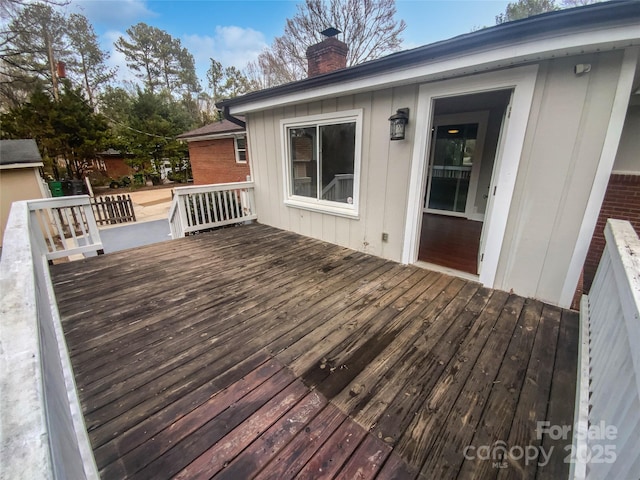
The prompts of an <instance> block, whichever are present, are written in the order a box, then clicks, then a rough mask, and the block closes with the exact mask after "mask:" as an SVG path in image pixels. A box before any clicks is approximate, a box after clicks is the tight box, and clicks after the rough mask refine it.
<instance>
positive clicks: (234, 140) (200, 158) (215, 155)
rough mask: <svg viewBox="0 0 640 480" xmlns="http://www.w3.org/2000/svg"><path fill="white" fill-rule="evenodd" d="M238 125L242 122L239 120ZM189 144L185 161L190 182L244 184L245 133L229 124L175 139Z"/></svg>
mask: <svg viewBox="0 0 640 480" xmlns="http://www.w3.org/2000/svg"><path fill="white" fill-rule="evenodd" d="M239 120H240V122H239V123H241V122H242V121H243V120H244V119H242V118H240V119H239ZM178 138H179V139H181V140H186V141H187V142H188V144H189V160H190V162H191V172H192V174H193V182H194V183H195V184H196V185H207V184H211V183H229V182H244V181H245V180H246V179H247V177H248V176H249V175H250V174H251V172H250V169H249V155H248V150H247V137H246V130H245V128H244V127H243V126H241V125H238V124H236V123H232V122H230V121H229V120H222V121H219V122H215V123H211V124H209V125H205V126H204V127H201V128H198V129H196V130H192V131H190V132H187V133H183V134H182V135H178Z"/></svg>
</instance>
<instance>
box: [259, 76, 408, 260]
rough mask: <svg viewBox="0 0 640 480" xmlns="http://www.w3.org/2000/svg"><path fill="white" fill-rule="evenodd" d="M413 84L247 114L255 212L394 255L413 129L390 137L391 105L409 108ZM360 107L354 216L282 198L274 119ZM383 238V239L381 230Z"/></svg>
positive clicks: (308, 232)
mask: <svg viewBox="0 0 640 480" xmlns="http://www.w3.org/2000/svg"><path fill="white" fill-rule="evenodd" d="M416 101H417V86H406V87H400V88H394V89H386V90H380V91H376V92H371V93H362V94H357V95H349V96H345V97H340V98H336V99H328V100H324V101H321V102H313V103H307V104H302V105H296V106H292V107H285V108H279V109H274V110H267V111H264V112H257V113H252V114H250V115H249V118H248V122H249V124H250V134H249V142H250V148H251V149H252V152H256V153H255V154H253V153H252V162H253V164H252V174H253V178H254V179H255V197H256V208H257V211H258V219H259V221H260V222H261V223H264V224H267V225H272V226H275V227H278V228H282V229H285V230H290V231H293V232H296V233H299V234H301V235H305V236H310V237H314V238H318V239H320V240H324V241H327V242H331V243H336V244H338V245H342V246H345V247H349V248H353V249H355V250H360V251H363V252H367V253H371V254H374V255H378V256H382V257H385V258H390V259H394V260H399V259H400V257H401V254H402V241H403V238H402V237H403V229H404V222H405V212H404V209H405V205H406V202H407V196H406V195H407V191H406V190H407V189H406V180H407V178H408V176H409V168H410V164H409V163H410V161H409V160H410V158H411V153H412V146H413V130H412V124H411V122H410V123H409V125H408V134H407V139H406V140H405V141H403V142H390V141H389V122H388V121H387V118H388V117H389V115H390V114H389V112H390V111H395V110H397V109H398V108H403V107H408V108H409V109H410V110H411V111H414V110H415V105H416ZM346 110H362V127H363V128H362V158H361V166H360V167H361V169H360V205H359V212H358V218H347V217H342V216H336V215H331V214H325V213H320V212H315V211H309V210H305V209H301V208H295V207H291V206H287V205H285V204H284V195H285V194H284V191H285V184H284V182H285V174H284V171H283V169H284V162H283V158H282V157H283V151H282V145H281V140H280V139H281V137H282V134H281V131H280V121H281V120H283V119H289V118H296V117H305V116H309V115H317V114H327V113H333V112H340V111H346ZM383 232H385V233H388V234H389V241H388V242H382V233H383Z"/></svg>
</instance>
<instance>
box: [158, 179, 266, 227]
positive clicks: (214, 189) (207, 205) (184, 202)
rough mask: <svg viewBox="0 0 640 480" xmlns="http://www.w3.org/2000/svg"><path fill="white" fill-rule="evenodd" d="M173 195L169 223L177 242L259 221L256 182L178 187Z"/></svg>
mask: <svg viewBox="0 0 640 480" xmlns="http://www.w3.org/2000/svg"><path fill="white" fill-rule="evenodd" d="M173 192H174V196H173V202H172V204H171V208H170V210H169V224H170V227H171V237H172V238H174V239H175V238H180V237H184V236H185V235H187V234H189V233H194V232H198V231H202V230H207V229H210V228H216V227H221V226H224V225H232V224H236V223H243V222H247V221H252V220H256V219H257V218H258V216H257V214H256V209H255V200H254V184H253V182H236V183H219V184H212V185H198V186H190V187H178V188H175V189H174V191H173Z"/></svg>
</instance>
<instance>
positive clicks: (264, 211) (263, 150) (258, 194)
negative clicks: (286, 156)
mask: <svg viewBox="0 0 640 480" xmlns="http://www.w3.org/2000/svg"><path fill="white" fill-rule="evenodd" d="M249 124H250V128H251V130H252V134H251V135H250V136H249V139H250V143H251V153H250V155H251V168H252V170H251V173H252V175H253V180H254V183H255V186H256V187H255V200H256V211H257V213H258V221H259V222H262V223H264V224H266V225H273V220H272V219H273V215H272V211H273V210H272V207H271V204H270V195H271V192H270V191H269V190H270V188H269V172H268V167H267V166H268V162H269V160H270V156H271V153H270V152H269V151H268V150H267V144H266V141H267V140H266V137H267V135H266V133H265V119H264V113H263V112H257V113H254V114H251V115H250V116H249Z"/></svg>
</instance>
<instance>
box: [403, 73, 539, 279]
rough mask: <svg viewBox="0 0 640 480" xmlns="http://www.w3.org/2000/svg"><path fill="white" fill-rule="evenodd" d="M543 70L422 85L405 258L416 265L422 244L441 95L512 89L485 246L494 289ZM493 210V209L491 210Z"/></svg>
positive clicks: (486, 271)
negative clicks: (436, 109)
mask: <svg viewBox="0 0 640 480" xmlns="http://www.w3.org/2000/svg"><path fill="white" fill-rule="evenodd" d="M537 74H538V65H529V66H525V67H518V68H512V69H507V70H501V71H497V72H490V73H485V74H480V75H472V76H469V77H463V78H456V79H453V80H446V81H441V82H437V83H429V84H425V85H421V86H420V90H419V93H418V107H417V109H416V110H417V111H416V119H415V132H416V134H415V141H414V146H413V147H414V148H413V156H412V159H411V174H410V178H409V192H408V199H407V218H406V221H405V232H404V244H403V249H402V262H403V263H415V262H416V260H417V258H418V247H419V244H420V228H421V225H422V202H423V199H424V191H425V186H426V180H427V179H426V173H427V168H426V167H427V162H428V152H429V151H430V143H431V135H430V132H431V123H432V120H433V116H434V115H433V113H434V112H433V106H434V103H435V101H436V100H437V99H438V98H444V97H453V96H458V95H469V94H473V93H481V92H487V91H495V90H507V89H513V96H512V102H511V113H510V115H507V117H509V118H507V121H508V122H509V128H508V130H507V131H506V132H507V133H506V137H505V141H504V148H503V149H502V152H501V154H499V155H500V157H501V158H498V157H496V163H495V166H494V168H498V169H499V170H498V171H495V172H494V178H493V183H492V184H491V191H490V194H492V195H494V196H495V198H494V199H493V202H492V207H491V208H492V210H491V212H490V215H487V218H488V219H489V220H488V222H486V223H485V226H484V228H487V233H486V245H485V251H484V252H483V253H484V260H483V267H482V271H481V272H480V278H479V280H480V282H481V283H482V284H483V285H485V286H488V287H493V285H494V281H495V277H496V272H497V269H498V261H499V259H500V251H501V249H502V242H503V239H504V234H505V230H506V227H507V218H508V215H509V209H510V206H511V199H512V197H513V190H514V188H515V183H516V176H517V173H518V166H519V164H520V156H521V154H522V145H523V142H524V137H525V133H526V130H527V123H528V120H529V112H530V110H531V102H532V99H533V92H534V88H535V83H536V78H537ZM487 213H489V212H487Z"/></svg>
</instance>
